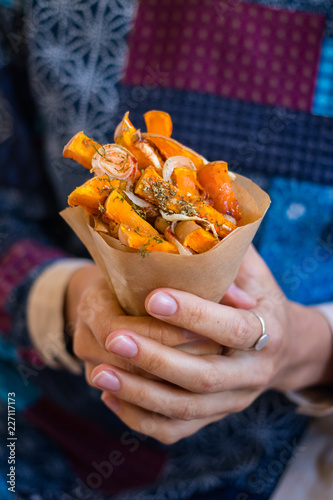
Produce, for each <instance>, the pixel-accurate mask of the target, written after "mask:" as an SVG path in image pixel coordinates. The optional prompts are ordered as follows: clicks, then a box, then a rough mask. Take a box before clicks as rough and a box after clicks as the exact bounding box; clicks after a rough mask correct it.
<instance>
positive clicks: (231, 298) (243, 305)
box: [220, 283, 257, 309]
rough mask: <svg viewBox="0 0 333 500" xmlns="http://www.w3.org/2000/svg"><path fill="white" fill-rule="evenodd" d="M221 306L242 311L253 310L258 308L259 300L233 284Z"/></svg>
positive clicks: (223, 298)
mask: <svg viewBox="0 0 333 500" xmlns="http://www.w3.org/2000/svg"><path fill="white" fill-rule="evenodd" d="M220 304H223V305H225V306H230V307H238V308H240V309H252V308H254V307H256V305H257V300H256V299H255V298H254V297H251V295H249V294H248V293H247V292H245V291H244V290H242V289H241V288H239V287H238V286H237V285H236V284H235V283H232V284H231V285H230V287H229V288H228V290H227V291H226V293H225V294H224V296H223V297H222V299H221V301H220Z"/></svg>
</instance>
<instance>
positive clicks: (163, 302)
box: [147, 292, 178, 316]
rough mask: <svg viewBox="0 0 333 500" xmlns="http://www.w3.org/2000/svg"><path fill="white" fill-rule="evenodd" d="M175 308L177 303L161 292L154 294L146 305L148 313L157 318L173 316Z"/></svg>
mask: <svg viewBox="0 0 333 500" xmlns="http://www.w3.org/2000/svg"><path fill="white" fill-rule="evenodd" d="M177 308H178V304H177V302H176V301H175V300H174V299H173V298H172V297H170V295H167V294H166V293H163V292H158V293H155V295H153V296H152V297H151V298H150V300H149V302H148V304H147V310H148V312H150V313H152V314H158V315H159V316H171V314H175V312H176V311H177Z"/></svg>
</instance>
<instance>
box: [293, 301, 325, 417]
mask: <svg viewBox="0 0 333 500" xmlns="http://www.w3.org/2000/svg"><path fill="white" fill-rule="evenodd" d="M312 307H314V308H315V309H317V310H318V311H320V312H321V313H322V314H323V316H325V318H326V319H327V322H328V324H329V325H330V327H331V332H332V335H333V302H327V303H325V304H318V305H315V306H312ZM287 396H288V398H289V399H290V400H291V401H293V402H294V403H296V404H297V405H298V409H297V411H298V413H303V414H305V415H309V416H312V417H325V416H326V415H332V414H333V394H332V388H326V387H309V388H308V389H302V390H301V391H295V392H294V391H291V392H288V393H287Z"/></svg>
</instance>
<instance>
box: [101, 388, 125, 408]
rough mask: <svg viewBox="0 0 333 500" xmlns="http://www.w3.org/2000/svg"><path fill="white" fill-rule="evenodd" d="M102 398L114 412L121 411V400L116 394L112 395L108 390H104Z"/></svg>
mask: <svg viewBox="0 0 333 500" xmlns="http://www.w3.org/2000/svg"><path fill="white" fill-rule="evenodd" d="M101 400H102V401H103V403H105V404H106V406H107V407H108V408H110V409H111V410H112V411H114V412H117V411H119V407H120V402H119V399H118V398H115V397H114V396H111V394H109V393H107V392H102V395H101Z"/></svg>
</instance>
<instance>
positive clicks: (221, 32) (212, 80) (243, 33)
mask: <svg viewBox="0 0 333 500" xmlns="http://www.w3.org/2000/svg"><path fill="white" fill-rule="evenodd" d="M324 19H325V18H324V16H322V15H319V14H312V13H307V12H294V11H289V10H285V9H272V8H268V7H265V6H262V5H256V4H253V3H248V2H237V1H236V0H235V1H232V2H226V1H225V0H224V1H214V0H188V1H186V2H183V1H182V0H143V1H141V2H140V5H139V9H138V14H137V18H136V22H135V26H134V29H133V32H132V35H131V39H130V53H129V59H128V65H127V69H126V73H125V76H124V79H123V83H125V84H129V85H135V86H136V85H140V86H143V87H144V88H147V90H148V89H149V88H154V87H155V88H156V87H157V86H162V87H169V88H170V87H171V88H175V89H183V90H184V89H186V90H192V91H199V92H205V93H209V94H215V95H220V96H224V97H231V98H236V99H241V100H246V101H250V102H255V103H262V104H269V105H274V106H283V107H286V108H292V109H299V110H303V111H310V110H311V108H312V103H313V95H314V89H315V82H316V77H317V70H318V62H319V56H320V48H321V41H322V37H323V30H324ZM138 98H139V96H138Z"/></svg>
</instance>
